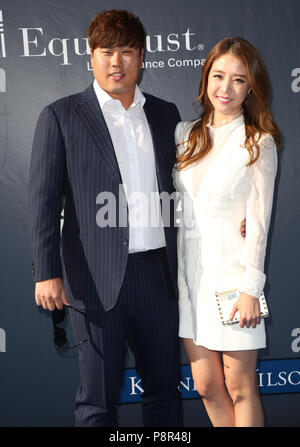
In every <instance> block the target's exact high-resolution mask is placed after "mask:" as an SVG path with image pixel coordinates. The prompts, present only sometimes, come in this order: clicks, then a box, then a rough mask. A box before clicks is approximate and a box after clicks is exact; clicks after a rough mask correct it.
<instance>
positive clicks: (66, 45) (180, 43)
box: [19, 28, 205, 71]
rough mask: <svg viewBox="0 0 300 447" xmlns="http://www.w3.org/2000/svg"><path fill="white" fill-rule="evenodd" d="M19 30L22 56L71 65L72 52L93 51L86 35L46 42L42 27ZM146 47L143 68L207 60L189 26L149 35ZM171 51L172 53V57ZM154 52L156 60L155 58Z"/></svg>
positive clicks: (195, 65)
mask: <svg viewBox="0 0 300 447" xmlns="http://www.w3.org/2000/svg"><path fill="white" fill-rule="evenodd" d="M19 31H20V32H21V38H22V43H23V54H21V55H20V56H21V57H45V56H48V55H49V54H50V55H51V56H55V57H58V58H60V59H59V63H60V65H72V61H71V56H72V54H73V55H74V54H75V55H76V56H88V55H89V54H90V49H89V44H88V39H87V38H74V39H69V38H63V39H61V38H59V37H54V38H53V39H51V40H50V41H49V42H48V44H46V45H45V35H44V30H43V28H19ZM146 50H147V51H146V58H148V59H149V60H147V61H145V62H144V63H143V68H144V69H153V68H154V69H157V68H158V69H159V68H164V67H166V66H168V67H170V68H181V67H192V68H197V67H199V66H200V65H203V64H204V62H205V59H204V58H202V57H199V54H201V53H199V52H202V51H203V50H204V45H203V43H199V41H198V39H197V35H196V33H193V32H192V31H191V30H190V29H189V28H187V30H186V31H185V32H183V33H170V34H166V35H165V34H154V35H149V36H147V37H146ZM179 50H180V51H184V52H185V53H187V54H188V57H187V58H186V59H182V58H178V57H175V54H176V53H177V52H178V51H179ZM171 54H172V57H170V56H171ZM173 55H174V56H173ZM194 55H196V57H194ZM197 55H198V56H197ZM153 56H154V57H155V60H152V57H153ZM166 56H167V57H166ZM150 59H151V60H150ZM87 69H88V70H89V71H91V70H92V67H91V65H90V61H88V62H87Z"/></svg>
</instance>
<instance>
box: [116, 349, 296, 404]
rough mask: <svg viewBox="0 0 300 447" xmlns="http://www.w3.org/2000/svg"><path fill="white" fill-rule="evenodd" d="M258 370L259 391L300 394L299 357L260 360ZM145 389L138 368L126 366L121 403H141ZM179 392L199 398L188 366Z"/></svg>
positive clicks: (182, 366) (183, 368) (189, 396)
mask: <svg viewBox="0 0 300 447" xmlns="http://www.w3.org/2000/svg"><path fill="white" fill-rule="evenodd" d="M256 373H257V381H258V387H259V392H260V394H280V393H300V358H294V359H279V360H260V361H258V362H257V369H256ZM143 391H144V390H143V387H142V382H141V379H140V378H139V376H138V374H137V372H136V370H135V369H126V370H125V372H124V376H123V385H122V388H121V393H120V399H119V402H120V403H129V402H140V401H141V395H142V393H143ZM179 391H180V393H181V397H182V399H199V398H200V396H199V394H198V392H197V391H196V389H195V385H194V381H193V377H192V373H191V369H190V366H188V365H181V381H180V385H179Z"/></svg>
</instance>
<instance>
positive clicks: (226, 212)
mask: <svg viewBox="0 0 300 447" xmlns="http://www.w3.org/2000/svg"><path fill="white" fill-rule="evenodd" d="M192 125H193V123H191V122H180V123H178V125H177V128H176V130H175V140H176V143H177V144H179V145H180V146H179V151H180V153H182V152H183V151H184V149H185V147H186V143H185V142H186V141H187V138H188V135H189V132H190V130H191V128H192ZM208 127H209V132H210V134H211V137H212V139H213V143H214V144H213V149H212V150H211V152H210V153H209V154H208V155H207V156H206V157H204V158H203V159H202V160H200V161H199V162H197V163H193V164H191V165H189V166H188V167H187V168H185V169H183V170H181V171H177V170H176V168H174V170H173V179H174V185H175V188H176V190H177V191H178V192H179V193H180V196H181V207H182V219H181V224H180V226H179V228H178V265H179V268H178V287H179V315H180V327H179V336H180V337H184V338H191V339H193V340H194V342H195V344H196V345H201V346H204V347H206V348H208V349H211V350H217V351H237V350H250V349H259V348H264V347H265V346H266V335H265V323H264V320H261V323H260V324H259V325H257V326H256V328H246V327H244V328H240V327H239V325H238V324H236V325H232V326H222V324H221V321H220V319H219V316H218V312H217V304H216V299H215V292H216V291H224V290H231V289H235V288H238V289H239V290H240V291H243V292H246V293H248V294H250V295H253V296H255V297H259V296H260V294H261V292H262V291H263V288H264V285H265V280H266V276H265V274H264V259H265V251H266V244H267V235H268V229H269V222H270V216H271V211H272V202H273V190H274V180H275V176H276V170H277V154H276V146H275V142H274V139H273V138H272V136H270V135H267V134H265V135H263V136H262V137H261V139H260V141H259V146H260V157H259V159H258V160H257V161H256V162H255V163H254V164H253V165H251V166H248V167H247V166H246V165H247V163H248V162H249V153H248V151H247V149H246V148H244V147H242V146H243V144H244V141H245V126H244V117H243V115H240V116H239V117H238V118H236V119H235V120H233V121H232V122H230V123H229V124H226V125H224V126H222V127H218V128H213V127H212V126H210V125H208ZM244 218H246V219H247V220H246V226H247V229H246V237H245V238H242V237H241V234H240V225H241V222H242V220H243V219H244Z"/></svg>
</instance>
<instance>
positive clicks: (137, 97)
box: [93, 79, 146, 111]
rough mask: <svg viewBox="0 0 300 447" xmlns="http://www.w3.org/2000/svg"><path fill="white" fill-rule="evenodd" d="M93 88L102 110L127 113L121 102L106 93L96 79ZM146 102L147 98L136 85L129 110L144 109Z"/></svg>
mask: <svg viewBox="0 0 300 447" xmlns="http://www.w3.org/2000/svg"><path fill="white" fill-rule="evenodd" d="M93 87H94V90H95V93H96V96H97V98H98V101H99V105H100V108H101V110H103V108H105V109H108V110H113V111H118V110H119V111H125V109H124V107H123V106H122V104H121V101H120V100H119V99H113V98H112V97H111V96H110V95H109V94H108V93H106V91H105V90H103V89H102V88H101V87H100V85H99V84H98V82H97V80H96V79H95V80H94V82H93ZM145 101H146V98H145V96H144V95H143V93H142V92H141V90H140V88H139V87H138V86H137V85H136V87H135V92H134V97H133V102H132V104H131V106H130V107H129V109H128V110H130V109H133V108H134V107H136V106H137V105H140V106H141V107H143V105H144V104H145Z"/></svg>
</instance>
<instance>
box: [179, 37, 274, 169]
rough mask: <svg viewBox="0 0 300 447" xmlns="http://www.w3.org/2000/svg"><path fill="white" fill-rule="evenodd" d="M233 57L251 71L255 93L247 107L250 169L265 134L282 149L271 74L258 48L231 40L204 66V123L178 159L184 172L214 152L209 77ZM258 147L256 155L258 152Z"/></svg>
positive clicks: (219, 45) (198, 125)
mask: <svg viewBox="0 0 300 447" xmlns="http://www.w3.org/2000/svg"><path fill="white" fill-rule="evenodd" d="M226 53H230V54H232V55H234V56H236V57H238V58H239V59H240V60H241V61H242V62H243V63H244V65H245V67H246V70H247V76H248V82H249V84H250V89H251V93H250V94H249V95H248V96H247V97H246V98H245V101H244V103H243V113H244V121H245V132H246V139H245V142H244V147H245V148H246V149H247V150H248V152H249V157H250V160H249V163H248V166H250V165H251V164H253V163H255V162H256V160H257V159H258V158H259V155H260V149H259V145H258V141H259V139H260V137H261V135H262V134H263V133H267V134H270V135H272V137H273V138H274V141H275V144H276V146H277V148H278V147H279V145H280V139H281V135H280V131H279V129H278V127H277V126H276V124H275V121H274V119H273V117H272V114H271V111H270V108H269V105H268V104H269V96H270V83H269V78H268V74H267V70H266V68H265V65H264V63H263V60H262V58H261V57H260V55H259V53H258V51H257V50H256V48H255V47H254V46H253V45H251V44H250V43H249V42H247V40H245V39H243V38H241V37H235V38H230V37H227V38H225V39H223V40H221V41H220V42H219V43H217V45H215V46H214V48H213V49H212V50H211V52H210V53H209V55H208V56H207V58H206V61H205V64H204V66H203V71H202V77H201V82H200V88H199V96H198V98H196V100H195V102H196V103H200V104H201V106H202V113H201V116H200V120H197V121H196V122H195V124H194V125H193V127H192V129H191V132H190V134H189V137H188V140H187V141H186V142H180V143H187V147H186V149H185V151H184V152H183V153H182V154H181V155H178V156H177V169H178V170H181V169H183V168H185V167H187V166H188V165H190V164H191V163H195V162H197V161H199V160H200V159H201V158H203V157H204V156H205V155H206V154H208V152H209V151H210V150H211V149H212V146H213V141H212V138H211V137H210V134H209V128H208V127H207V124H208V123H209V120H210V117H211V114H212V112H213V106H212V104H211V102H210V100H209V98H208V95H207V84H208V76H209V72H210V70H211V67H212V65H213V63H214V62H215V60H216V59H218V58H219V57H221V56H222V55H224V54H226ZM254 147H255V148H256V151H254Z"/></svg>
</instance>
